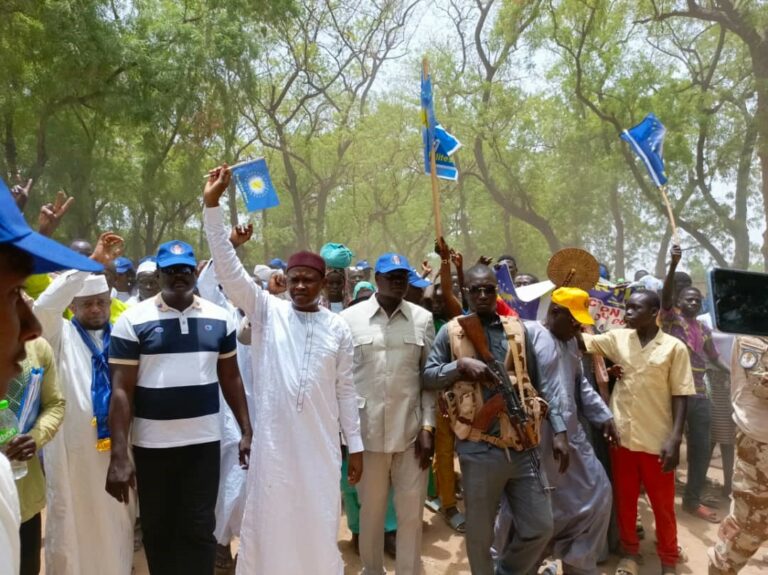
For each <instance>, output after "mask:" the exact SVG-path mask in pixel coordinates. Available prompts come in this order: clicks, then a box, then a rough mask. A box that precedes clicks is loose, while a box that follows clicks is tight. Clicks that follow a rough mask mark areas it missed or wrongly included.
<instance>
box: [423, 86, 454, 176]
mask: <svg viewBox="0 0 768 575" xmlns="http://www.w3.org/2000/svg"><path fill="white" fill-rule="evenodd" d="M421 124H422V127H421V136H422V140H423V142H424V173H425V174H431V173H432V170H431V169H430V161H429V154H430V152H431V151H432V148H433V147H434V148H435V168H436V169H437V177H438V178H442V179H444V180H453V181H456V180H457V179H458V178H459V171H458V170H457V169H456V164H454V163H453V161H452V160H451V158H450V157H451V156H452V155H453V154H454V152H456V150H458V149H459V148H461V142H459V141H458V140H457V139H456V138H455V137H454V136H452V135H451V134H449V133H448V132H447V131H446V130H445V128H443V127H442V126H441V125H440V124H439V123H438V121H437V119H436V118H435V105H434V99H433V97H432V76H431V75H430V74H426V75H425V74H424V72H423V71H422V73H421Z"/></svg>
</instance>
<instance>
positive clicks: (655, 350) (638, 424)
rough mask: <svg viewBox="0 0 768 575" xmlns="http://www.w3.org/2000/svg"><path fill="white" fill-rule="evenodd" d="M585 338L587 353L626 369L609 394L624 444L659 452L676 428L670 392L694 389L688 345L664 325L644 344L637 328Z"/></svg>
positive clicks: (641, 449)
mask: <svg viewBox="0 0 768 575" xmlns="http://www.w3.org/2000/svg"><path fill="white" fill-rule="evenodd" d="M583 337H584V344H585V346H586V348H587V352H588V353H597V354H599V355H602V356H605V357H607V358H608V359H610V360H611V361H612V362H613V363H615V364H618V365H620V366H621V367H623V368H624V376H623V377H622V378H621V379H620V380H618V381H617V382H616V386H615V387H614V388H613V393H612V394H611V411H612V412H613V418H614V422H615V423H616V427H617V429H618V431H619V437H620V438H621V444H622V446H623V447H626V448H627V449H629V450H631V451H644V452H646V453H653V454H659V453H661V448H662V446H663V444H664V442H665V441H666V440H667V439H668V438H669V435H670V433H672V429H673V418H672V396H675V395H677V396H680V395H695V393H696V389H695V388H694V385H693V374H692V372H691V361H690V359H689V357H688V349H687V348H686V347H685V344H684V343H683V342H682V341H680V340H679V339H677V338H676V337H673V336H671V335H667V334H665V333H664V332H663V331H661V330H659V332H658V333H657V334H656V337H654V338H653V339H652V340H651V341H649V342H648V343H647V344H646V346H645V347H643V346H642V345H641V344H640V338H638V337H637V332H636V331H635V330H634V329H615V330H612V331H609V332H607V333H604V334H601V335H588V334H584V336H583Z"/></svg>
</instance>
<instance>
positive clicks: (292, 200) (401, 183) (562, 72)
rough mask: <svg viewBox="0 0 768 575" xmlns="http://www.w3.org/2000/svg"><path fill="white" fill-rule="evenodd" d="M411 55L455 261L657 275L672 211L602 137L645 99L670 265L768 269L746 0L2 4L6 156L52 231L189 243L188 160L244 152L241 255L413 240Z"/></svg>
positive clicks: (765, 125) (764, 91)
mask: <svg viewBox="0 0 768 575" xmlns="http://www.w3.org/2000/svg"><path fill="white" fill-rule="evenodd" d="M424 55H427V56H428V57H429V60H430V64H431V69H432V71H433V76H434V82H435V86H434V90H435V103H436V111H437V116H438V119H439V120H440V121H441V123H442V124H443V125H444V126H445V127H446V128H447V129H448V130H449V131H450V132H451V133H453V134H454V135H455V136H456V137H458V138H459V140H460V141H461V142H462V143H463V148H462V149H461V150H460V151H459V152H457V154H456V155H455V156H454V158H455V159H456V160H457V165H458V167H459V173H460V177H459V180H458V181H457V182H456V183H447V182H442V183H441V190H442V194H441V195H442V203H443V219H444V221H443V226H444V231H445V234H446V236H447V240H448V242H449V243H450V244H452V245H455V246H456V247H457V248H458V249H460V250H461V251H463V252H464V253H465V254H466V256H467V257H470V258H474V257H476V256H477V255H479V254H481V253H482V254H486V255H491V256H498V255H499V254H501V253H512V254H514V255H515V256H517V258H518V261H519V265H520V268H521V269H522V270H526V271H531V272H534V273H541V272H543V268H544V266H545V265H546V261H547V259H548V256H549V254H551V252H552V251H554V250H557V249H559V248H561V247H565V246H583V247H586V248H587V249H589V250H591V251H592V252H593V253H595V255H596V256H597V257H598V258H599V259H601V260H602V261H604V262H606V263H607V264H608V266H609V267H610V268H612V269H613V270H614V277H625V276H629V275H631V272H632V271H633V270H635V269H638V268H640V267H643V268H647V269H650V270H654V269H655V270H657V271H660V270H661V268H663V265H664V259H665V255H666V252H667V251H668V246H669V242H670V238H671V228H670V226H669V223H668V221H667V217H666V211H665V208H664V205H663V202H662V199H661V196H660V195H659V193H658V191H657V190H656V189H654V187H653V185H652V184H651V182H650V180H649V178H648V177H647V175H646V174H645V173H644V169H643V167H642V165H641V164H640V163H639V162H638V161H637V160H636V159H635V158H634V157H633V156H632V153H631V151H630V150H629V148H628V147H627V146H626V144H625V143H623V142H622V141H621V140H620V139H619V137H618V136H619V134H620V132H621V131H622V130H623V129H625V128H629V127H631V126H632V125H634V124H636V123H638V122H639V121H640V120H641V119H642V118H643V117H644V116H645V115H646V114H647V113H648V112H654V113H655V114H656V115H657V116H658V117H659V118H660V119H661V120H662V121H663V122H664V124H665V125H666V127H667V130H668V132H667V138H666V141H665V147H664V157H665V161H666V166H667V173H668V175H669V180H670V181H669V189H668V191H669V194H670V197H671V201H672V205H673V209H674V213H675V217H676V220H677V222H678V226H679V227H680V229H681V232H682V236H683V244H684V246H685V247H688V248H691V249H690V251H689V252H688V253H689V254H690V258H689V260H688V261H689V262H690V266H691V267H692V268H693V270H694V271H697V270H701V269H703V268H704V267H707V266H710V265H718V266H734V267H739V268H745V269H746V268H750V267H752V268H761V269H762V268H768V236H766V235H764V231H765V229H766V221H768V183H767V182H768V5H766V4H765V3H763V2H759V1H757V0H751V1H750V0H744V1H741V2H731V1H728V0H718V1H714V0H701V1H698V2H697V1H694V0H677V1H673V0H666V1H661V0H641V1H633V0H529V1H526V2H520V1H515V0H506V1H503V0H472V1H471V2H470V1H463V0H433V1H430V0H381V1H376V2H374V1H373V0H363V1H360V0H184V1H176V0H37V1H33V0H8V1H6V2H3V3H2V5H0V78H2V80H3V81H2V83H0V126H1V128H0V138H1V139H2V143H3V151H2V154H1V155H0V176H2V177H3V178H4V179H5V180H6V182H9V183H17V181H26V179H27V178H33V179H34V188H33V191H32V194H31V197H32V199H31V200H30V205H29V206H28V207H27V216H28V217H29V218H30V219H31V220H34V217H35V214H36V211H37V209H39V207H40V205H41V204H42V203H43V202H45V201H50V200H51V199H52V197H53V195H54V194H55V192H56V191H57V190H59V189H63V190H65V191H66V192H67V193H68V194H70V195H72V196H74V197H75V198H76V201H75V204H74V207H73V209H72V213H70V215H68V216H67V218H66V220H65V221H64V223H63V225H62V226H61V228H60V229H59V230H58V231H57V237H58V239H60V240H62V241H68V240H70V239H73V238H75V237H82V238H87V239H95V237H96V236H97V235H98V233H99V232H100V231H102V230H106V229H112V230H114V231H116V232H118V233H120V234H121V235H123V237H125V238H126V244H127V252H128V255H130V256H132V257H134V258H136V259H138V258H139V257H142V256H144V255H146V254H150V253H153V252H154V251H155V250H156V248H157V246H158V244H159V243H161V242H162V241H165V240H167V239H171V238H181V239H186V240H188V241H190V242H191V243H193V245H196V246H198V248H199V249H200V250H201V253H202V255H204V254H205V252H206V248H205V245H204V243H203V240H202V235H201V232H200V195H201V194H200V191H201V187H202V183H203V176H204V174H205V173H206V172H207V170H208V169H209V168H211V167H213V166H214V165H216V164H217V163H219V162H220V161H227V162H229V163H230V164H232V163H235V162H237V161H240V160H243V159H245V158H248V157H257V156H264V157H266V159H267V162H268V164H269V167H270V171H271V174H272V179H273V181H274V182H275V185H276V187H277V189H278V193H279V195H280V199H281V205H280V206H279V207H277V208H275V209H272V210H269V211H267V212H266V213H264V214H256V215H254V216H253V220H254V224H255V226H256V229H257V232H256V234H255V236H256V238H257V241H255V242H251V245H249V246H248V247H247V257H248V259H249V260H250V261H251V262H252V263H256V262H258V261H264V260H265V259H267V258H272V257H274V256H283V257H284V256H286V255H287V254H289V253H290V252H291V251H293V250H295V249H298V248H312V249H319V247H320V246H321V245H322V244H323V243H325V242H327V241H337V242H343V243H345V244H347V245H349V246H350V247H351V248H352V249H353V251H355V253H356V255H357V256H360V257H361V258H367V259H373V258H375V257H376V256H377V255H378V254H379V253H381V252H383V251H389V250H397V251H400V252H403V253H405V254H406V255H408V256H409V257H411V258H415V260H416V261H420V260H421V259H422V258H423V257H424V255H425V254H426V253H428V252H430V251H431V249H432V245H433V242H434V227H433V221H432V213H431V192H430V180H429V177H428V176H425V175H424V167H423V154H422V148H421V135H420V123H419V108H418V106H419V86H418V81H419V73H420V70H421V68H420V61H421V58H422V57H423V56H424ZM234 197H235V196H234V195H233V196H231V198H234ZM231 198H230V202H229V209H230V217H231V220H232V221H233V222H235V221H237V220H238V218H239V220H240V221H243V220H244V219H245V218H246V217H247V216H246V215H245V211H244V208H243V205H242V203H241V202H240V200H239V199H238V200H236V201H231Z"/></svg>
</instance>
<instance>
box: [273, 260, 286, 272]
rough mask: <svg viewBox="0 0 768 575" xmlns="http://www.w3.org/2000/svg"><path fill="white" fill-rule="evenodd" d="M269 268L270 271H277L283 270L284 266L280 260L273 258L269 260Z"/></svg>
mask: <svg viewBox="0 0 768 575" xmlns="http://www.w3.org/2000/svg"><path fill="white" fill-rule="evenodd" d="M269 267H271V268H272V269H275V270H277V269H281V270H284V269H285V268H286V264H285V262H284V261H283V260H281V259H280V258H273V259H271V260H269Z"/></svg>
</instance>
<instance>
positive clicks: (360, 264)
mask: <svg viewBox="0 0 768 575" xmlns="http://www.w3.org/2000/svg"><path fill="white" fill-rule="evenodd" d="M355 267H356V268H358V269H361V270H369V269H371V264H369V263H368V260H360V261H358V262H357V263H356V264H355Z"/></svg>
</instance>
